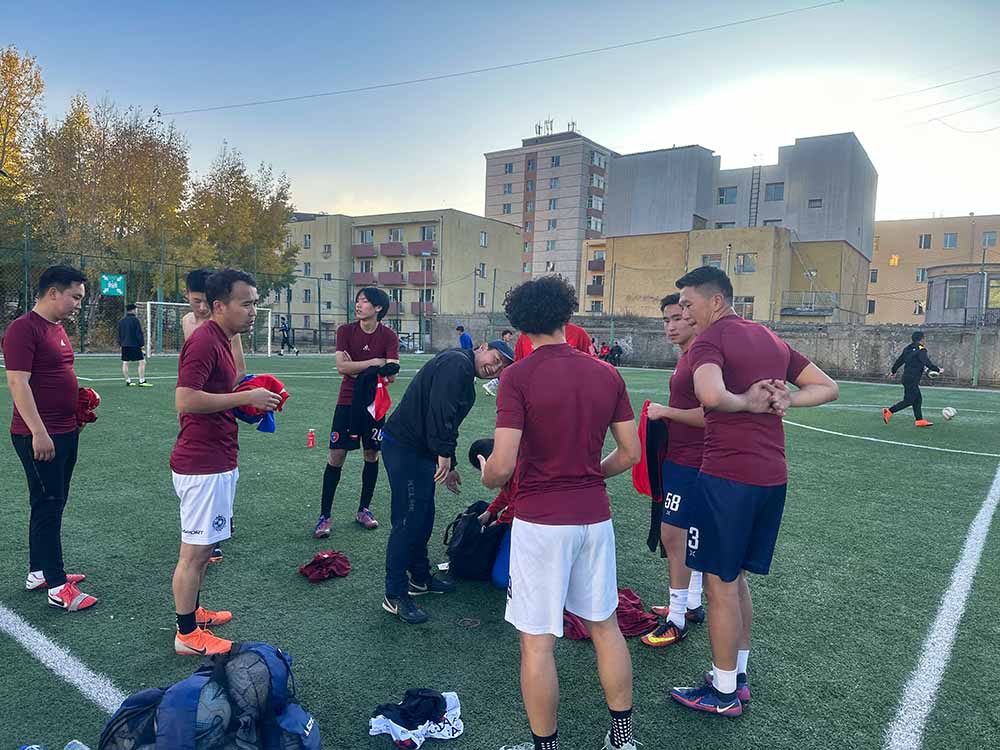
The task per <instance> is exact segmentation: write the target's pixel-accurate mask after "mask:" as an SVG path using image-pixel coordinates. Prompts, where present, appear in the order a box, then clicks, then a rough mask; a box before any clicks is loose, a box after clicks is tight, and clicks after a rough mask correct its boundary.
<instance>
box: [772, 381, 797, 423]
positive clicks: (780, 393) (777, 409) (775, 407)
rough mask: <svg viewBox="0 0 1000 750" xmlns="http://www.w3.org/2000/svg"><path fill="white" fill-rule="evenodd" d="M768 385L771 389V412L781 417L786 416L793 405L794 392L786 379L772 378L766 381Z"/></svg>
mask: <svg viewBox="0 0 1000 750" xmlns="http://www.w3.org/2000/svg"><path fill="white" fill-rule="evenodd" d="M765 384H766V387H767V389H768V390H769V391H771V410H770V413H771V414H777V415H778V416H779V417H783V416H785V414H786V413H787V412H788V409H789V408H790V407H791V405H792V392H791V390H789V388H788V385H787V384H786V383H785V381H784V380H772V381H770V382H766V381H765Z"/></svg>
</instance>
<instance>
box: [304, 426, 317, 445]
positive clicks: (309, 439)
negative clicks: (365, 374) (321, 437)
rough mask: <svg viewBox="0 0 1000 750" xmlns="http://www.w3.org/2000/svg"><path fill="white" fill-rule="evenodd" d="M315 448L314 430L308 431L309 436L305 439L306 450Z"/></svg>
mask: <svg viewBox="0 0 1000 750" xmlns="http://www.w3.org/2000/svg"><path fill="white" fill-rule="evenodd" d="M315 447H316V430H313V429H310V430H309V434H308V436H307V437H306V448H315Z"/></svg>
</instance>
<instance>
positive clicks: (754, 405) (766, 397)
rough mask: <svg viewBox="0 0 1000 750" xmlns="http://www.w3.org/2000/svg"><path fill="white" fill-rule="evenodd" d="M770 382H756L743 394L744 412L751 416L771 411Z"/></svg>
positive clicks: (771, 395)
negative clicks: (744, 400) (744, 401)
mask: <svg viewBox="0 0 1000 750" xmlns="http://www.w3.org/2000/svg"><path fill="white" fill-rule="evenodd" d="M771 382H772V381H770V380H758V381H757V382H756V383H754V384H753V385H752V386H750V388H749V389H748V390H747V392H746V393H744V394H743V398H744V399H746V410H747V411H748V412H750V413H751V414H767V413H769V412H770V411H771V400H772V397H773V391H772V390H771Z"/></svg>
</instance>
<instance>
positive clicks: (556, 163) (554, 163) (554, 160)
mask: <svg viewBox="0 0 1000 750" xmlns="http://www.w3.org/2000/svg"><path fill="white" fill-rule="evenodd" d="M549 166H550V167H558V166H559V157H558V156H553V157H552V159H551V160H550V161H549Z"/></svg>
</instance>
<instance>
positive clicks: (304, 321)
mask: <svg viewBox="0 0 1000 750" xmlns="http://www.w3.org/2000/svg"><path fill="white" fill-rule="evenodd" d="M309 322H310V321H309V316H308V315H303V316H302V327H303V328H309V327H310V325H309Z"/></svg>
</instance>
